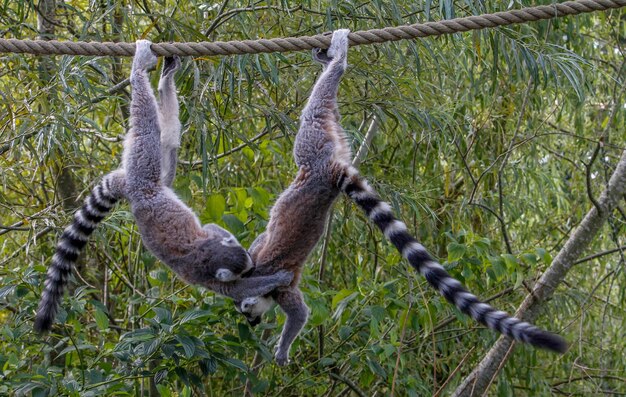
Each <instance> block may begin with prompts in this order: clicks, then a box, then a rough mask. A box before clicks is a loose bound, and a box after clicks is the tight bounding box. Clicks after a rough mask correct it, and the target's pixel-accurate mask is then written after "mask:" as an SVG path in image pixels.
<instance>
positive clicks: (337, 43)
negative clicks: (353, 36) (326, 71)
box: [312, 29, 350, 67]
mask: <svg viewBox="0 0 626 397" xmlns="http://www.w3.org/2000/svg"><path fill="white" fill-rule="evenodd" d="M349 34H350V29H339V30H335V31H334V32H333V37H332V39H331V41H330V47H329V48H328V49H327V50H322V49H321V48H314V49H313V53H312V55H313V60H314V61H316V62H319V63H321V64H322V65H324V67H326V66H328V64H330V63H331V62H333V61H338V62H342V64H343V66H344V67H346V66H347V60H346V55H347V54H348V44H349V40H348V35H349Z"/></svg>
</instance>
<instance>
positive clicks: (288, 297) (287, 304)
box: [274, 288, 309, 367]
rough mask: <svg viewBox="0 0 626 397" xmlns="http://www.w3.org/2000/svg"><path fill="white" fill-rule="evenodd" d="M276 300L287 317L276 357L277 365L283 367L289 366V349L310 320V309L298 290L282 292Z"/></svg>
mask: <svg viewBox="0 0 626 397" xmlns="http://www.w3.org/2000/svg"><path fill="white" fill-rule="evenodd" d="M275 300H276V303H278V305H279V306H280V307H281V309H283V311H284V312H285V314H286V315H287V320H286V321H285V325H284V326H283V332H282V333H281V335H280V341H279V342H278V346H277V347H276V354H275V355H274V357H275V359H276V364H278V365H280V366H281V367H282V366H285V365H287V364H289V349H290V348H291V344H292V343H293V341H294V340H295V339H296V337H297V336H298V334H299V333H300V331H301V330H302V328H303V327H304V325H305V324H306V321H307V319H308V318H309V308H308V307H307V305H306V303H304V299H303V297H302V292H300V290H299V289H297V288H294V289H290V290H287V291H280V292H279V293H278V295H277V296H276V298H275Z"/></svg>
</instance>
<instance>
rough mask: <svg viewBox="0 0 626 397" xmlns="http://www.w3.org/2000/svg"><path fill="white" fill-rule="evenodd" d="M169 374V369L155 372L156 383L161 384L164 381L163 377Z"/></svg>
mask: <svg viewBox="0 0 626 397" xmlns="http://www.w3.org/2000/svg"><path fill="white" fill-rule="evenodd" d="M167 374H168V371H167V369H162V370H159V371H157V373H156V374H154V383H156V384H159V383H161V382H162V381H163V379H165V378H167Z"/></svg>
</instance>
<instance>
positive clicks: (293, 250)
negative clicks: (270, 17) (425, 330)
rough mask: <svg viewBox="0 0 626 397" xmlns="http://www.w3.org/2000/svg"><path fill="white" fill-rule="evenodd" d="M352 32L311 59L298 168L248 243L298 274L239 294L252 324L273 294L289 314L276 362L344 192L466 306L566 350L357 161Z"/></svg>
mask: <svg viewBox="0 0 626 397" xmlns="http://www.w3.org/2000/svg"><path fill="white" fill-rule="evenodd" d="M348 34H349V30H346V29H341V30H337V31H335V32H334V34H333V36H332V40H331V44H330V48H328V50H327V51H323V50H320V49H315V50H314V51H313V59H314V60H315V61H317V62H319V63H321V64H322V67H323V72H322V74H321V75H320V76H319V78H318V79H317V82H316V83H315V85H314V87H313V90H312V92H311V95H310V98H309V100H308V103H307V105H306V106H305V108H304V110H303V111H302V115H301V117H300V129H299V131H298V134H297V136H296V140H295V145H294V157H295V162H296V165H297V166H298V168H299V169H298V173H297V175H296V177H295V180H294V181H293V182H292V183H291V185H290V186H289V187H288V188H287V189H286V190H285V191H284V192H283V193H282V194H281V195H280V196H279V197H278V199H277V201H276V203H275V204H274V207H273V208H272V210H271V211H270V220H269V223H268V226H267V230H266V231H265V233H263V234H261V235H260V236H259V237H258V238H257V239H256V240H255V241H254V242H253V243H252V246H251V247H250V250H249V251H250V254H251V255H252V259H253V261H254V262H255V264H256V267H255V268H254V269H253V271H252V274H253V275H254V276H259V275H268V274H274V273H276V272H278V271H281V270H290V271H293V272H294V274H295V277H294V280H293V281H292V283H291V285H290V286H289V287H283V288H278V289H276V290H275V291H272V293H271V294H268V295H266V296H254V295H253V294H250V296H249V297H248V298H246V299H244V300H242V301H236V302H235V305H236V307H237V310H238V311H240V312H242V313H243V314H244V315H245V316H246V318H247V319H248V321H249V322H250V324H251V325H256V324H258V323H259V322H260V321H261V316H262V315H263V313H264V312H265V311H267V310H268V309H269V308H270V307H271V306H272V303H273V301H275V302H276V303H278V305H279V306H280V307H281V308H282V309H283V311H284V312H285V314H286V315H287V319H286V322H285V325H284V327H283V331H282V334H281V337H280V341H279V343H278V346H277V348H276V353H275V359H276V363H277V364H278V365H280V366H283V365H286V364H287V363H288V362H289V348H290V346H291V344H292V342H293V341H294V339H295V338H296V336H297V335H298V333H299V332H300V331H301V329H302V327H303V326H304V324H305V323H306V321H307V317H308V313H309V309H308V307H307V306H306V304H305V303H304V300H303V298H302V293H301V292H300V290H299V289H298V283H299V281H300V275H301V272H302V268H303V265H304V262H305V260H306V259H307V257H308V256H309V254H310V253H311V251H312V250H313V248H314V247H315V245H316V243H317V242H318V240H319V239H320V237H321V235H322V233H323V230H324V224H325V221H326V218H327V216H328V213H329V210H330V208H331V206H332V205H333V202H334V201H335V199H336V198H337V196H338V195H339V193H340V192H344V193H345V194H346V195H347V196H348V197H350V198H351V199H352V200H354V202H355V203H356V204H357V205H358V206H359V207H361V209H363V211H365V213H366V214H367V216H368V217H369V219H371V220H372V221H373V222H374V223H375V224H376V225H377V226H378V227H379V228H380V230H381V231H382V232H383V234H384V235H385V237H386V238H387V239H389V240H390V241H391V243H393V245H395V247H396V248H397V249H398V251H400V252H401V253H402V256H403V257H404V258H406V259H407V260H408V261H409V263H410V264H411V266H413V267H414V268H415V269H416V270H417V271H418V272H419V273H421V274H422V276H424V277H425V278H426V280H427V281H428V283H429V284H430V285H431V286H433V287H434V288H435V289H436V290H438V291H439V292H440V293H441V294H442V295H443V296H444V297H445V298H446V299H447V300H448V301H450V302H451V303H452V304H454V305H455V306H456V307H458V308H459V310H461V311H462V312H463V313H465V314H467V315H469V316H471V317H472V318H474V319H475V320H476V321H478V322H480V323H482V324H484V325H486V326H487V327H489V328H491V329H494V330H496V331H498V332H501V333H503V334H504V335H507V336H509V337H512V338H514V339H515V340H518V341H521V342H526V343H530V344H532V345H535V346H538V347H541V348H545V349H548V350H553V351H556V352H564V351H565V350H566V348H567V344H566V342H565V340H564V339H562V338H561V337H560V336H558V335H555V334H552V333H549V332H546V331H543V330H540V329H539V328H537V327H535V326H533V325H531V324H529V323H526V322H522V321H521V320H519V319H517V318H514V317H510V316H509V315H508V314H507V313H505V312H503V311H498V310H496V309H494V308H493V307H491V306H490V305H488V304H486V303H483V302H481V301H480V300H479V299H478V298H477V297H476V296H475V295H473V294H471V293H470V292H468V291H467V290H466V289H465V288H464V287H463V286H462V285H461V283H460V282H459V281H457V280H455V279H454V278H452V277H451V276H450V274H448V272H447V271H446V270H445V269H444V268H443V266H441V264H439V263H438V262H437V261H436V260H435V259H434V258H433V257H432V256H431V255H430V254H429V253H428V251H426V249H425V248H424V247H423V246H422V245H421V244H420V243H418V242H417V240H416V239H415V238H413V237H412V236H411V235H410V234H409V233H408V232H407V227H406V225H405V224H404V223H403V222H401V221H399V220H397V219H395V217H394V215H393V213H392V210H391V207H390V206H389V204H387V203H385V202H383V201H382V200H381V199H380V197H379V196H378V194H377V193H376V192H375V191H374V190H373V189H372V188H371V187H370V185H369V184H368V183H367V181H366V180H365V179H364V178H363V177H362V176H361V175H359V172H358V170H357V169H355V168H354V167H353V166H351V157H352V155H351V151H350V147H349V145H348V142H347V138H346V135H345V133H344V131H343V129H342V128H341V125H340V124H339V112H338V107H337V99H336V97H337V90H338V86H339V82H340V80H341V77H342V75H343V74H344V71H345V69H346V67H347V60H346V56H347V51H348Z"/></svg>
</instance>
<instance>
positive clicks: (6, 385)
mask: <svg viewBox="0 0 626 397" xmlns="http://www.w3.org/2000/svg"><path fill="white" fill-rule="evenodd" d="M40 3H42V2H40ZM545 3H548V2H545ZM536 4H537V3H536V2H533V3H531V2H528V1H521V0H520V1H516V2H511V3H510V4H507V3H506V2H496V1H487V2H482V1H465V2H456V3H453V2H452V1H450V0H443V1H441V2H431V1H430V0H425V1H417V2H415V1H401V0H394V1H372V2H354V1H342V2H335V1H320V2H310V1H309V2H307V1H305V2H295V1H281V2H256V3H254V2H252V3H251V2H245V1H243V2H242V1H230V2H229V1H224V2H223V3H205V2H198V1H195V0H189V1H177V2H127V1H124V0H110V1H107V2H93V1H92V2H87V1H79V0H68V1H65V2H58V3H57V6H56V9H54V14H55V16H54V21H55V22H54V26H55V28H54V36H55V37H57V38H59V39H63V40H92V41H112V40H122V41H133V40H136V39H138V38H143V37H146V38H150V39H151V40H153V41H200V40H239V39H255V38H260V37H284V36H296V35H307V34H316V33H319V32H323V31H328V30H332V29H335V28H338V27H349V28H351V29H353V30H362V29H371V28H375V27H385V26H392V25H400V24H407V23H416V22H423V21H426V20H440V19H445V18H452V17H455V16H465V15H472V14H478V13H483V12H495V11H502V10H506V9H507V8H509V7H510V8H519V7H522V6H530V5H536ZM0 32H2V35H3V37H14V38H22V39H26V38H34V37H35V36H36V35H37V34H38V32H39V33H41V32H42V27H41V22H40V26H38V24H37V9H36V8H35V7H34V6H33V4H32V3H31V2H22V1H17V2H8V1H5V2H4V3H3V5H2V7H1V8H0ZM625 40H626V22H625V20H624V12H623V11H612V12H607V13H596V14H592V15H585V16H579V17H573V18H562V19H555V20H552V21H545V22H539V23H532V24H526V25H521V26H514V27H508V28H501V29H487V30H484V31H479V32H472V33H465V34H457V35H451V36H442V37H439V38H430V39H424V40H415V41H400V42H395V43H388V44H383V45H373V46H361V47H356V48H353V49H351V52H350V59H349V62H350V68H349V70H348V73H347V75H346V78H345V81H344V82H343V83H342V86H341V90H340V106H341V110H342V114H343V123H344V125H345V128H346V130H347V131H348V133H349V135H350V136H352V137H353V139H354V145H353V146H354V148H355V149H356V148H357V147H358V146H359V144H360V142H361V141H362V139H363V134H364V133H365V130H366V128H367V126H368V125H369V122H370V121H371V119H372V118H373V117H376V118H377V119H378V121H379V126H380V127H379V128H380V131H379V133H378V135H377V136H376V138H375V140H374V144H373V145H372V147H371V148H370V149H369V153H368V156H367V157H366V158H365V160H364V163H363V165H362V166H361V169H362V171H363V174H364V175H367V176H368V178H369V179H370V180H371V181H372V184H373V186H375V188H376V189H378V190H379V192H380V193H381V195H382V196H383V197H384V198H385V199H387V200H389V201H390V202H391V203H392V204H393V206H394V208H395V209H396V210H397V212H398V214H400V215H401V218H403V219H404V220H405V221H407V224H409V225H410V228H411V229H412V230H413V231H414V232H415V233H416V235H417V236H418V237H419V238H420V240H421V241H422V242H423V243H424V245H426V246H427V247H429V248H430V250H431V251H432V252H433V253H434V254H435V255H437V256H438V257H439V258H441V259H442V261H444V263H445V265H446V267H447V268H448V269H449V270H450V272H451V273H453V275H454V276H455V277H458V278H459V279H460V280H462V281H463V282H464V283H465V284H466V285H467V286H468V287H469V288H470V290H473V291H475V292H476V293H477V294H479V295H480V296H482V297H487V298H488V297H492V298H493V303H494V304H496V305H497V306H499V307H502V308H503V309H505V310H508V311H510V312H513V311H514V310H515V308H516V306H517V304H518V303H519V302H520V301H521V299H522V297H523V296H524V294H525V293H526V292H527V288H528V286H529V285H532V283H533V280H535V278H536V277H537V276H538V275H539V274H540V273H541V271H542V269H544V268H545V267H546V266H547V265H548V264H549V263H550V260H551V257H552V256H553V255H554V254H555V253H556V252H557V251H558V250H559V248H560V247H561V245H562V243H563V241H564V240H565V239H566V237H567V235H568V234H569V233H570V232H571V230H572V229H573V228H574V227H575V226H576V224H577V223H578V222H579V221H580V219H581V217H582V216H583V215H584V213H585V212H586V211H587V210H588V209H589V208H590V207H591V205H592V204H591V202H590V200H589V198H588V196H589V195H597V194H599V192H600V191H601V190H602V189H603V186H604V185H605V184H606V181H607V178H608V175H610V173H611V171H612V167H614V166H615V164H616V160H617V159H618V158H619V155H620V153H621V151H622V150H623V149H624V142H625V138H626V132H625V131H626V128H625V127H626V121H625V113H624V107H623V104H624V87H625V85H624V77H625V73H624V71H625V65H626V52H625V48H624V43H625ZM1 60H2V63H3V65H5V66H4V68H3V69H2V72H1V74H0V95H2V102H1V104H0V165H1V167H2V173H1V175H0V183H1V185H2V189H0V206H1V208H2V213H3V216H2V225H1V226H0V239H1V240H0V247H1V259H0V263H1V264H2V266H1V267H0V318H1V319H2V325H1V327H0V333H1V335H2V339H1V340H0V394H15V395H23V394H32V395H34V396H43V395H55V394H60V395H72V396H79V395H80V396H95V395H149V394H155V395H156V393H157V392H158V393H160V394H161V395H163V396H190V395H212V396H222V395H241V394H242V392H243V388H244V385H245V383H246V381H248V380H250V384H251V385H252V390H253V391H254V392H255V393H257V394H258V395H267V396H274V395H279V394H280V395H342V394H343V395H347V394H349V393H358V392H361V393H363V394H364V395H388V394H390V393H391V391H392V390H393V391H394V392H395V393H396V394H398V395H412V396H419V395H432V394H434V393H436V392H438V391H441V392H442V393H444V394H447V393H450V392H451V390H453V389H454V385H455V384H458V382H459V381H460V379H461V378H462V376H463V375H465V374H467V373H468V372H469V371H471V369H472V368H473V365H474V364H475V363H476V362H477V361H478V360H479V359H480V358H481V357H482V355H483V354H484V353H485V352H486V350H487V349H488V348H489V346H490V345H491V344H492V343H493V341H494V340H495V338H496V335H494V334H493V333H492V332H490V331H488V330H485V329H483V328H482V327H478V326H477V324H475V323H473V322H472V321H470V320H468V319H467V318H466V317H465V316H463V315H462V314H460V313H459V312H458V311H456V310H455V309H454V308H453V307H451V306H450V305H449V304H447V303H446V302H444V301H443V300H442V299H441V298H440V297H439V296H438V295H437V294H436V293H435V292H434V291H432V290H430V289H429V287H428V286H427V285H426V284H425V282H424V281H423V279H421V278H420V277H419V275H416V274H415V273H414V272H413V271H409V270H407V266H406V265H405V263H404V262H403V261H402V260H401V257H400V256H399V255H398V254H397V253H396V252H395V251H394V250H393V249H392V247H391V246H390V245H389V244H388V243H386V242H383V240H384V239H383V237H382V236H381V234H380V233H379V232H378V231H377V230H375V229H374V226H373V225H372V224H370V223H368V222H367V220H366V219H365V217H364V216H363V214H361V213H360V212H359V211H358V209H357V208H356V207H354V206H353V205H352V204H350V203H349V202H348V201H347V200H343V199H342V200H340V201H339V202H338V204H337V205H336V211H335V212H334V219H333V222H332V231H331V233H330V236H331V238H330V239H329V241H327V242H325V243H327V244H320V245H319V248H318V249H317V250H316V252H315V253H314V255H312V257H311V258H310V260H309V264H308V265H307V270H306V272H305V276H304V279H303V282H302V285H303V289H304V292H305V296H306V300H307V303H308V305H309V306H310V307H311V310H312V315H311V320H310V321H309V324H308V325H307V327H306V328H305V331H304V332H303V333H302V335H301V337H300V338H299V340H298V341H297V342H296V344H295V345H294V348H293V349H292V357H293V361H294V364H293V365H291V366H290V367H288V368H286V369H282V368H280V369H279V368H277V367H276V366H275V365H274V364H271V357H272V354H271V351H272V348H273V346H274V345H275V344H276V342H277V337H278V334H279V330H280V328H281V326H282V322H283V321H284V316H283V315H282V314H281V313H280V312H279V310H276V311H275V315H273V316H270V318H268V319H266V320H267V321H266V322H265V323H264V324H263V325H261V326H259V327H258V328H257V329H251V328H249V327H248V325H247V324H246V323H245V321H243V319H242V318H241V317H239V316H238V315H237V314H236V313H235V311H234V310H233V308H232V305H231V304H230V302H229V301H228V300H227V299H224V298H222V297H219V296H216V295H214V294H213V293H211V292H209V291H205V290H202V289H200V288H197V287H189V286H185V285H184V284H183V283H181V282H180V281H179V280H177V279H176V278H175V277H173V276H172V273H171V271H169V269H167V268H166V267H164V266H163V265H162V264H160V263H158V262H157V261H156V260H155V259H154V258H153V257H152V256H151V255H150V254H149V253H147V252H146V251H145V250H144V248H142V246H141V242H140V238H139V235H138V233H137V231H136V229H135V227H134V223H133V219H132V216H130V214H129V212H128V208H127V205H125V204H122V205H120V206H118V208H117V209H116V210H115V212H114V213H113V214H112V215H111V216H110V217H109V218H107V220H106V221H105V222H104V224H103V225H102V227H100V228H99V229H98V230H97V232H96V233H95V234H94V236H93V238H92V239H91V241H90V243H89V246H88V247H89V248H88V249H87V250H86V253H85V255H84V256H83V257H82V259H81V262H80V265H79V267H78V269H76V272H75V275H76V277H75V280H74V282H73V284H72V289H71V291H70V293H69V294H68V296H67V298H66V299H65V300H64V303H63V311H62V313H61V314H60V316H59V320H60V321H59V323H58V324H57V325H56V326H55V327H56V328H55V331H54V332H53V333H52V334H51V335H49V336H46V337H40V336H38V335H36V334H34V333H33V331H32V318H33V314H34V310H35V308H36V305H37V302H38V298H39V294H40V292H41V288H42V286H43V277H44V275H45V270H46V265H47V264H48V263H49V262H50V259H51V257H52V253H53V252H54V244H55V241H56V239H57V238H58V236H59V235H60V232H61V230H62V229H63V227H64V226H65V225H67V224H68V222H69V221H70V219H71V215H72V212H73V210H72V209H73V208H75V205H76V203H77V202H76V201H75V200H76V197H79V198H83V197H85V196H86V195H87V194H88V191H89V188H90V186H92V184H93V182H94V181H95V180H96V179H97V178H99V177H100V176H102V175H104V174H105V173H106V172H107V171H109V170H112V169H114V168H115V167H116V166H117V165H118V163H119V155H120V151H121V148H122V142H121V141H122V139H123V134H124V129H125V126H126V124H127V123H126V121H127V117H128V114H127V108H128V101H129V92H128V89H127V88H122V89H118V90H113V91H112V92H111V91H109V90H110V89H111V87H112V86H114V85H115V84H117V83H119V82H122V81H123V80H124V79H125V78H126V76H127V75H128V72H129V67H130V61H129V59H112V58H108V57H79V56H76V57H67V56H62V57H61V56H58V57H49V58H45V57H40V58H37V57H33V56H29V55H21V54H2V55H1ZM317 73H318V67H317V66H316V65H314V64H313V63H312V62H311V60H310V56H309V54H307V53H286V54H263V55H253V56H232V57H222V58H218V57H213V58H202V59H200V58H198V59H187V60H185V61H184V67H183V70H182V71H181V72H180V73H179V75H178V77H177V83H178V86H179V91H180V96H181V98H182V102H183V103H182V120H183V124H184V128H185V131H186V132H185V134H184V136H183V147H182V150H181V164H180V166H179V175H178V178H177V180H176V183H175V188H176V191H177V193H178V194H179V195H180V197H181V198H182V199H183V200H184V201H185V202H186V203H188V204H189V205H190V206H192V207H193V208H194V210H196V212H197V213H198V214H200V218H201V220H202V221H203V222H217V223H219V224H221V225H222V226H224V227H226V228H228V229H229V230H231V231H233V232H234V233H236V235H237V237H238V238H240V240H241V241H242V243H243V244H244V245H245V246H248V245H249V244H250V243H251V242H252V240H253V239H254V238H255V236H257V235H258V234H259V233H261V232H262V231H263V229H264V227H265V225H266V223H267V219H268V212H269V208H270V206H271V204H272V202H273V200H274V199H275V197H276V195H277V194H279V193H280V191H281V190H282V189H283V188H284V187H285V186H286V185H287V184H288V183H289V181H290V180H291V178H292V176H293V174H294V164H293V161H292V160H291V147H292V144H293V139H294V136H295V133H296V131H297V125H298V112H299V110H300V109H301V107H302V105H303V102H304V101H305V100H306V97H307V93H308V90H309V87H311V85H312V83H313V81H314V79H315V77H316V74H317ZM154 77H155V79H156V77H157V76H156V74H155V76H154ZM155 83H156V80H155ZM122 86H123V85H122ZM596 148H599V155H598V156H597V158H595V161H591V159H592V154H593V153H594V151H595V150H596ZM588 189H589V191H588ZM78 202H79V201H78ZM622 208H623V207H622ZM625 221H626V219H625V218H624V213H623V212H622V213H621V214H620V213H616V214H615V217H613V218H611V221H610V222H609V224H608V225H607V226H606V227H605V229H604V230H603V233H602V234H601V235H600V236H599V237H598V238H597V239H596V240H595V242H594V245H593V247H592V249H593V250H592V251H591V252H590V254H593V253H598V252H603V251H605V250H612V249H614V248H616V247H620V246H621V247H623V246H624V243H625V240H624V230H625V228H626V226H625V225H624V222H625ZM322 247H326V248H325V249H326V252H323V248H322ZM624 266H626V263H625V262H624V255H623V252H621V253H620V252H619V251H618V252H614V253H613V254H611V255H603V256H599V257H598V258H596V259H593V260H589V261H586V262H584V263H583V264H581V265H580V266H579V267H578V268H577V270H576V271H575V272H573V273H572V274H570V275H569V277H568V283H567V285H563V286H562V287H561V288H560V290H559V292H558V294H557V295H556V297H555V299H554V300H553V301H552V302H549V303H548V304H547V306H546V308H545V313H543V315H542V316H541V318H540V320H539V322H538V325H540V326H542V327H546V328H549V329H550V330H553V331H555V332H559V333H562V334H563V335H565V336H566V337H567V338H568V340H570V341H571V342H572V348H571V350H570V352H568V353H567V354H566V355H565V356H563V357H556V356H554V355H552V354H549V353H545V352H541V351H537V350H533V349H531V348H528V347H522V346H520V347H517V348H516V349H515V351H513V352H512V353H511V354H512V355H513V358H514V359H513V360H510V361H509V362H508V364H507V365H506V366H505V368H504V372H503V373H502V374H501V375H500V376H499V377H498V378H497V379H496V380H495V381H494V386H493V387H492V388H491V389H490V394H492V395H512V394H521V395H547V394H550V393H565V394H570V393H572V394H591V393H604V392H606V393H613V394H614V393H624V392H626V387H625V386H624V384H626V383H625V382H624V381H625V380H626V379H625V378H626V372H625V370H624V366H623V363H624V362H626V351H625V350H624V345H623V343H622V342H623V340H624V336H625V334H624V329H626V324H625V319H626V316H625V315H624V305H623V303H624V291H626V279H625V274H624V271H623V269H624ZM320 275H322V277H321V278H320ZM264 331H266V332H264ZM255 353H258V354H259V355H260V357H261V358H262V365H261V366H260V367H259V368H258V369H256V368H255V369H254V370H253V369H251V364H252V362H253V357H254V355H255Z"/></svg>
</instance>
